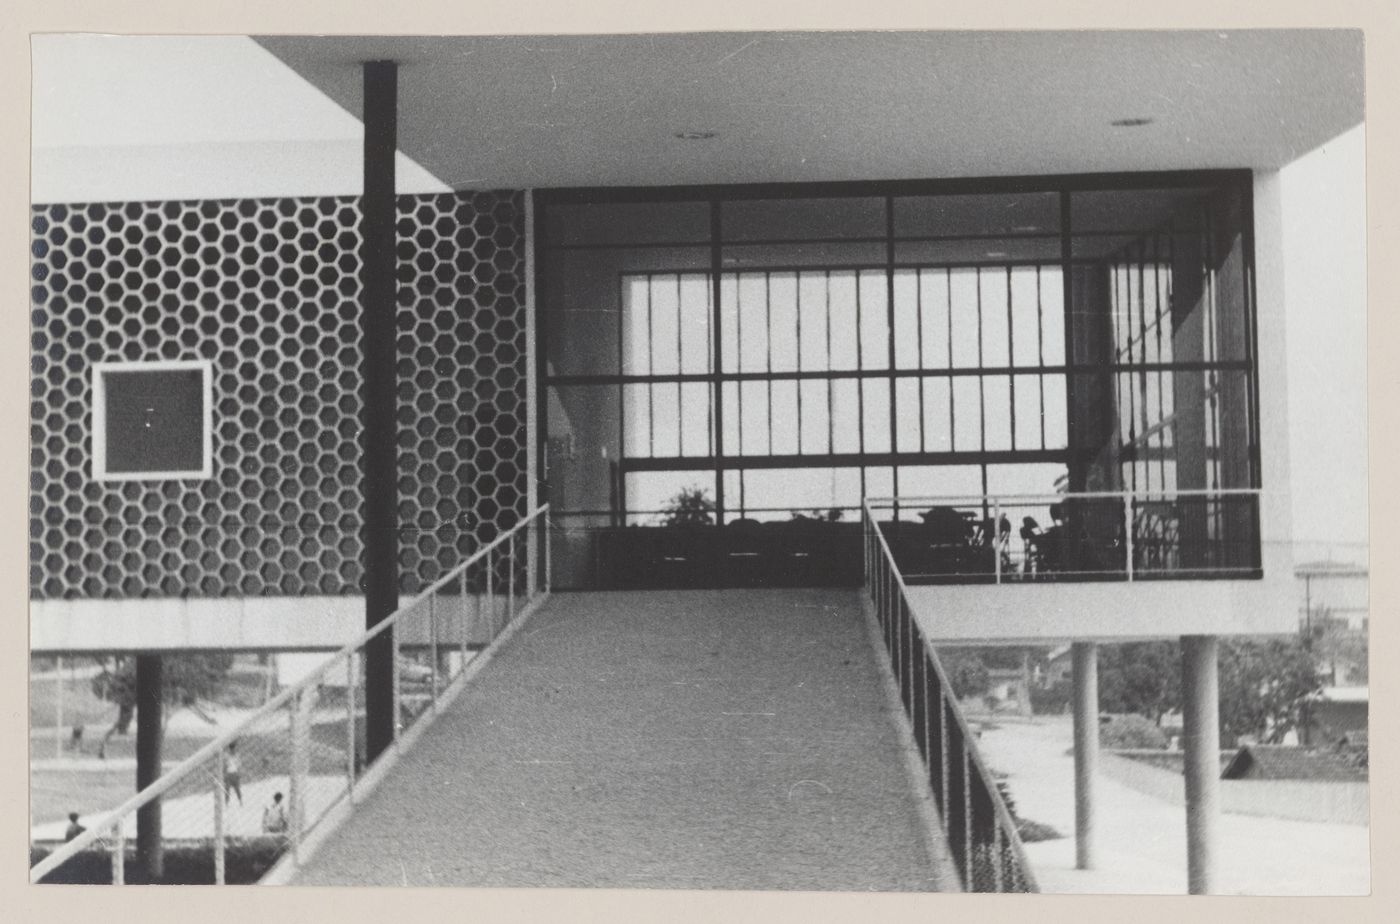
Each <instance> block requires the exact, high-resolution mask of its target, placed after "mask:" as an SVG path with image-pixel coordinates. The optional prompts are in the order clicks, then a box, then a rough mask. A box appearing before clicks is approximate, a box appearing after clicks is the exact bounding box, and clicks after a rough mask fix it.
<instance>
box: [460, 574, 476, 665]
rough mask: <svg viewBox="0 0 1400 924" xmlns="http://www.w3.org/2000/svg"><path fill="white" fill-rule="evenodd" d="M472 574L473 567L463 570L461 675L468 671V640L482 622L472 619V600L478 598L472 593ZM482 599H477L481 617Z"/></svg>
mask: <svg viewBox="0 0 1400 924" xmlns="http://www.w3.org/2000/svg"><path fill="white" fill-rule="evenodd" d="M470 574H471V566H467V567H466V568H463V569H462V583H461V585H460V586H461V588H462V613H461V616H462V628H461V637H460V638H459V639H458V643H457V657H458V658H459V659H460V661H459V662H458V664H457V672H458V673H459V674H460V673H461V672H462V671H464V670H466V669H467V639H468V638H469V637H470V636H471V633H472V630H473V629H474V628H476V625H477V623H478V622H480V620H479V619H476V620H474V619H472V613H471V609H472V605H471V600H472V598H473V597H476V594H473V593H471V584H470V583H469V575H470ZM480 599H481V598H480V597H477V601H478V602H477V605H476V610H477V616H480V615H481V603H480Z"/></svg>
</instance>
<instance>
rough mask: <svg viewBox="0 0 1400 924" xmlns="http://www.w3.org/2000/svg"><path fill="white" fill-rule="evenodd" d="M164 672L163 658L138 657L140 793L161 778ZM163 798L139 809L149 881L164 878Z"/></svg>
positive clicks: (139, 839) (139, 850) (142, 860)
mask: <svg viewBox="0 0 1400 924" xmlns="http://www.w3.org/2000/svg"><path fill="white" fill-rule="evenodd" d="M164 677H165V670H164V664H163V662H162V661H161V656H160V655H137V656H136V789H137V791H138V792H139V791H141V790H142V789H145V788H146V787H147V786H149V785H151V784H152V783H154V782H155V781H156V780H157V779H159V778H160V757H161V745H162V744H163V739H164V737H165V734H164V730H163V729H162V727H161V726H162V724H163V723H164V718H165V716H164V715H163V712H164V705H165V704H164V702H163V701H162V699H161V688H162V687H163V686H164V685H165V681H164ZM160 803H161V800H160V799H152V800H151V801H150V802H148V803H146V804H145V805H144V806H142V807H141V808H139V809H137V810H136V861H137V863H138V865H139V866H140V867H141V869H142V870H143V871H144V872H145V874H146V879H147V881H148V882H156V881H158V880H160V879H161V877H163V876H164V875H165V854H164V850H163V849H162V843H161V830H160Z"/></svg>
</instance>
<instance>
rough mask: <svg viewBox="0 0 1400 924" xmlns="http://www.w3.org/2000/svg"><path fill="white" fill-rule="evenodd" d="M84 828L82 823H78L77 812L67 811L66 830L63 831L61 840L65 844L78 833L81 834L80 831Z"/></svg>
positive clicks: (84, 829)
mask: <svg viewBox="0 0 1400 924" xmlns="http://www.w3.org/2000/svg"><path fill="white" fill-rule="evenodd" d="M86 830H87V828H84V827H83V826H82V825H80V824H78V813H77V812H69V813H68V830H66V831H64V832H63V842H64V843H65V844H66V843H68V842H69V841H71V840H72V839H73V838H75V837H77V836H78V835H79V834H82V833H83V832H84V831H86Z"/></svg>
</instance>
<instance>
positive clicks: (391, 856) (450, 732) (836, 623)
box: [295, 590, 948, 891]
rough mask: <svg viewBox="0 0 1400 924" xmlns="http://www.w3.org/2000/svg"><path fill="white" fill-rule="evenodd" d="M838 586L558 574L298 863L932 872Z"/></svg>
mask: <svg viewBox="0 0 1400 924" xmlns="http://www.w3.org/2000/svg"><path fill="white" fill-rule="evenodd" d="M863 620H864V617H863V616H862V614H861V608H860V599H859V597H858V595H857V593H856V592H855V591H843V590H836V591H828V590H781V591H780V590H731V591H680V592H632V593H597V594H564V595H559V596H556V597H555V598H554V599H553V600H551V601H550V603H549V604H548V605H547V606H546V607H545V608H544V609H543V610H542V611H540V612H538V613H536V614H535V615H534V616H533V617H532V618H531V619H530V621H529V622H528V623H527V624H526V625H525V626H524V627H523V631H522V632H521V633H520V634H518V635H517V636H515V637H514V638H513V639H511V641H510V642H509V643H508V644H507V645H506V646H505V647H503V648H502V650H501V651H500V652H499V654H498V655H497V657H496V659H495V660H494V661H493V662H492V663H491V664H489V665H488V666H487V668H486V669H485V670H483V671H482V672H481V674H480V675H478V676H477V677H476V678H475V679H474V680H473V681H472V683H471V685H470V686H469V687H468V688H467V689H466V690H465V691H464V692H463V694H462V695H461V696H460V697H459V698H458V699H457V700H456V701H455V702H454V703H453V704H452V705H451V706H450V707H449V708H448V710H447V711H446V713H445V714H444V715H443V716H441V717H439V719H438V720H437V721H436V723H435V724H434V725H433V726H432V727H431V728H430V729H428V731H427V733H426V734H425V735H424V736H423V737H422V738H421V739H420V740H419V741H418V742H417V743H416V745H415V746H414V747H413V748H412V749H411V750H410V751H409V752H407V753H406V754H405V755H404V758H403V760H402V761H401V762H400V763H399V765H398V766H397V767H395V768H394V770H393V771H392V772H391V774H390V776H389V777H388V778H387V779H386V780H385V781H384V783H383V784H382V785H381V786H380V787H379V789H377V790H376V791H375V792H374V793H373V795H371V796H370V797H369V799H368V800H366V802H365V803H364V804H363V805H361V806H360V807H359V808H358V809H357V811H356V812H355V814H354V815H353V816H352V817H351V818H350V819H349V820H347V821H346V822H345V824H344V825H343V826H342V827H341V829H340V830H339V831H337V832H336V833H335V835H334V836H332V837H331V838H330V841H329V842H328V843H327V844H326V845H325V846H324V847H323V848H322V849H321V850H320V852H319V853H318V854H317V856H316V857H315V858H314V859H312V861H311V862H310V863H309V864H308V865H307V866H306V867H304V868H303V869H302V871H301V872H300V874H299V875H298V877H297V878H296V879H295V882H297V883H299V884H306V885H355V884H364V885H415V886H421V885H444V886H535V887H538V886H570V887H580V886H583V887H588V886H592V887H610V888H683V889H695V888H720V889H803V890H842V891H848V890H890V891H922V890H933V889H935V888H936V884H937V883H938V882H946V881H948V878H947V873H946V871H943V872H940V871H939V870H940V867H939V866H938V865H937V862H936V860H935V859H934V858H935V857H937V856H938V855H939V853H940V851H939V850H938V849H936V848H935V846H934V844H933V843H932V841H933V840H934V838H933V837H931V836H930V830H929V826H928V825H927V824H926V822H925V820H924V819H925V818H926V817H927V816H926V813H922V812H921V811H920V803H919V799H918V796H917V795H916V788H915V786H914V785H913V784H912V781H911V777H910V774H909V772H908V770H907V765H906V762H905V761H906V754H905V750H904V747H903V743H902V740H901V736H900V733H899V727H898V725H897V724H896V721H895V720H894V718H893V716H892V713H891V709H892V705H891V700H890V696H889V694H888V693H887V689H886V687H884V686H883V685H882V675H881V673H880V670H881V668H879V667H878V666H877V663H878V662H877V661H876V656H875V651H874V649H873V648H872V645H871V642H870V637H869V635H868V633H867V629H866V626H865V624H864V621H863Z"/></svg>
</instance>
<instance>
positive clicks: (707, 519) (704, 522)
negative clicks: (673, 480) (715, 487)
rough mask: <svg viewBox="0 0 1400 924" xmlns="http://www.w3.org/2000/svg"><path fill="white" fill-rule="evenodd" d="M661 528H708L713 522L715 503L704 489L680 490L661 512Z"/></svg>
mask: <svg viewBox="0 0 1400 924" xmlns="http://www.w3.org/2000/svg"><path fill="white" fill-rule="evenodd" d="M662 514H663V516H662V518H661V524H662V525H663V526H709V525H710V524H711V523H713V522H714V521H715V516H714V514H715V502H714V501H712V500H710V492H709V491H707V490H706V489H704V488H696V487H691V488H682V489H681V490H680V491H678V492H677V493H676V495H675V496H674V497H672V498H671V499H670V500H669V501H668V502H667V503H666V509H665V510H663V511H662Z"/></svg>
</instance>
